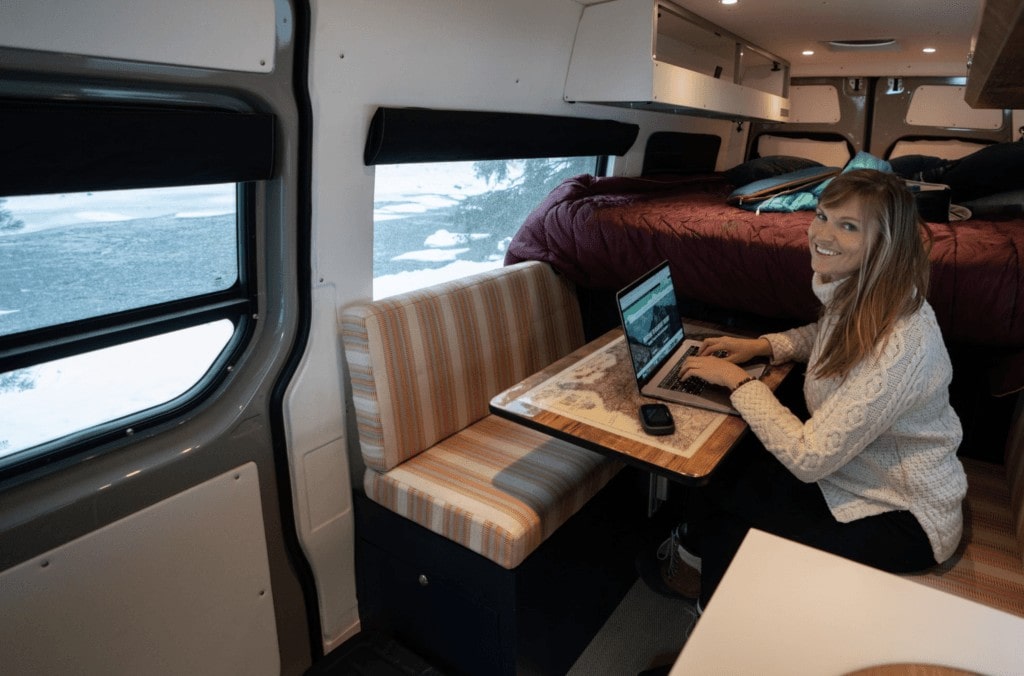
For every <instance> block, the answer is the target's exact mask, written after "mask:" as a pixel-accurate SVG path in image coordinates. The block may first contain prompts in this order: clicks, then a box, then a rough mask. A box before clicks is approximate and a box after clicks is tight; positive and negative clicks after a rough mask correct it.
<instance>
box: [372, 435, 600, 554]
mask: <svg viewBox="0 0 1024 676" xmlns="http://www.w3.org/2000/svg"><path fill="white" fill-rule="evenodd" d="M619 468H620V466H619V465H618V464H617V463H610V462H608V461H607V460H605V459H604V458H602V457H601V456H599V455H597V454H595V453H592V452H590V451H586V450H584V449H581V448H580V447H578V446H574V445H572V444H569V443H566V442H564V441H559V440H558V439H554V438H552V437H549V436H547V435H545V434H541V433H540V432H535V431H533V430H531V429H528V428H526V427H523V426H522V425H518V424H516V423H513V422H510V421H508V420H505V419H502V418H498V417H497V416H494V415H489V416H487V417H485V418H483V419H482V420H480V421H478V422H476V423H474V424H473V425H470V426H469V427H467V428H466V429H464V430H461V431H459V432H456V433H455V434H453V435H452V436H450V437H448V438H446V439H443V440H442V441H440V442H438V443H437V444H435V445H434V446H432V447H431V448H429V449H427V450H426V451H424V452H422V453H420V454H419V455H417V456H415V457H413V458H410V459H409V460H406V461H405V462H403V463H402V464H400V465H398V466H397V467H395V468H394V469H392V470H391V471H388V472H383V473H381V472H370V471H368V472H366V474H365V476H364V488H365V490H366V495H367V497H369V498H370V499H371V500H373V501H374V502H376V503H378V504H380V505H383V506H384V507H387V508H388V509H389V510H391V511H392V512H395V513H396V514H399V515H401V516H404V517H405V518H407V519H409V520H410V521H414V522H416V523H418V524H420V525H421V526H424V527H425V528H428V529H430V530H431V531H433V532H434V533H437V534H438V535H442V536H444V537H446V538H448V539H449V540H452V541H454V542H457V543H459V544H461V545H463V546H464V547H466V548H468V549H470V550H472V551H474V552H476V553H478V554H481V555H483V556H485V557H487V558H488V559H490V560H491V561H494V562H495V563H497V564H498V565H500V566H503V567H505V568H515V567H516V566H518V565H519V564H520V563H522V561H523V559H525V558H526V557H527V556H528V555H529V554H530V553H531V552H532V551H533V550H535V549H536V548H537V546H538V545H540V543H541V542H543V541H544V540H545V539H547V537H548V536H549V535H551V533H553V532H554V531H555V529H556V528H558V527H559V526H560V525H562V524H563V523H564V522H565V521H566V520H568V518H569V517H571V516H572V515H573V514H575V513H576V512H577V511H579V509H580V508H581V507H582V506H583V505H584V504H586V502H587V501H588V500H590V498H592V497H593V496H594V495H595V494H596V493H597V492H598V491H599V490H600V489H601V488H602V487H603V486H604V485H605V484H607V483H608V481H609V480H610V479H611V478H612V477H613V476H615V474H616V473H617V472H618V471H619Z"/></svg>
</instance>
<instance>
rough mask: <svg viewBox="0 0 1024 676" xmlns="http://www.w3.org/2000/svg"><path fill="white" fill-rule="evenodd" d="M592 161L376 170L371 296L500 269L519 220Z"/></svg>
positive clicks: (591, 167) (590, 168) (591, 169)
mask: <svg viewBox="0 0 1024 676" xmlns="http://www.w3.org/2000/svg"><path fill="white" fill-rule="evenodd" d="M597 166H598V158H597V157H593V156H591V157H569V158H540V159H527V160H486V161H477V162H434V163H421V164H378V165H377V166H376V182H375V187H374V198H373V297H374V298H375V299H378V298H386V297H388V296H393V295H395V294H398V293H402V292H405V291H411V290H413V289H419V288H423V287H425V286H429V285H431V284H436V283H438V282H443V281H449V280H452V279H457V278H459V277H464V276H466V275H470V274H474V273H476V272H481V271H483V270H489V269H492V268H497V267H501V266H502V265H503V263H504V260H505V250H506V249H507V248H508V244H509V242H510V241H511V239H512V236H513V235H514V234H515V233H516V231H517V230H518V229H519V226H520V225H522V223H523V221H524V220H525V219H526V216H527V215H529V213H530V211H531V210H533V209H534V207H536V206H537V205H538V204H539V203H540V201H541V200H543V199H544V198H545V197H546V196H547V194H548V193H549V192H551V190H552V189H554V188H555V187H556V186H557V185H558V184H559V183H560V182H562V181H563V180H565V179H566V178H569V177H572V176H577V175H579V174H586V173H596V171H597Z"/></svg>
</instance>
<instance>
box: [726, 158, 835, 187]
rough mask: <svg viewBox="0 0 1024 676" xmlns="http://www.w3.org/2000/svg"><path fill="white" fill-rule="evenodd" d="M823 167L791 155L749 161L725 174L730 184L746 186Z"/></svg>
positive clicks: (812, 161) (818, 163) (817, 163)
mask: <svg viewBox="0 0 1024 676" xmlns="http://www.w3.org/2000/svg"><path fill="white" fill-rule="evenodd" d="M820 166H823V165H822V164H821V163H820V162H815V161H814V160H808V159H805V158H803V157H791V156H789V155H769V156H767V157H758V158H756V159H753V160H748V161H746V162H744V163H742V164H737V165H736V166H735V167H733V168H732V169H727V170H726V171H724V172H723V173H724V174H725V178H726V180H727V181H729V183H731V184H733V185H746V184H748V183H753V182H754V181H760V180H762V179H765V178H773V177H775V176H780V175H782V174H788V173H790V172H792V171H797V170H799V169H807V168H808V167H820Z"/></svg>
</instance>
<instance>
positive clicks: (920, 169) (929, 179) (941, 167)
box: [889, 155, 959, 183]
mask: <svg viewBox="0 0 1024 676" xmlns="http://www.w3.org/2000/svg"><path fill="white" fill-rule="evenodd" d="M957 162H959V160H947V159H943V158H941V157H933V156H931V155H901V156H900V157H893V158H890V159H889V164H891V165H892V171H893V173H894V174H897V175H898V176H900V177H902V178H909V179H910V180H912V181H923V182H924V183H945V181H944V180H942V176H943V174H945V173H946V172H947V171H949V169H951V168H952V167H955V166H956V164H957Z"/></svg>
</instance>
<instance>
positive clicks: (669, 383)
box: [658, 345, 711, 394]
mask: <svg viewBox="0 0 1024 676" xmlns="http://www.w3.org/2000/svg"><path fill="white" fill-rule="evenodd" d="M695 354H697V346H696V345H691V346H690V347H689V348H688V349H687V350H686V352H684V353H683V356H682V358H681V359H679V361H677V362H676V363H675V366H673V367H672V370H671V371H669V372H668V374H667V375H666V376H665V378H664V379H663V380H662V381H661V384H659V385H658V387H661V388H663V389H666V390H674V391H676V392H686V393H687V394H700V393H701V392H703V391H704V388H705V387H707V386H708V385H710V384H711V383H709V382H708V381H706V380H704V379H703V378H698V377H697V376H690V377H689V378H686V379H682V378H680V377H679V369H681V368H682V367H683V362H684V361H686V358H687V357H690V356H693V355H695Z"/></svg>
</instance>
